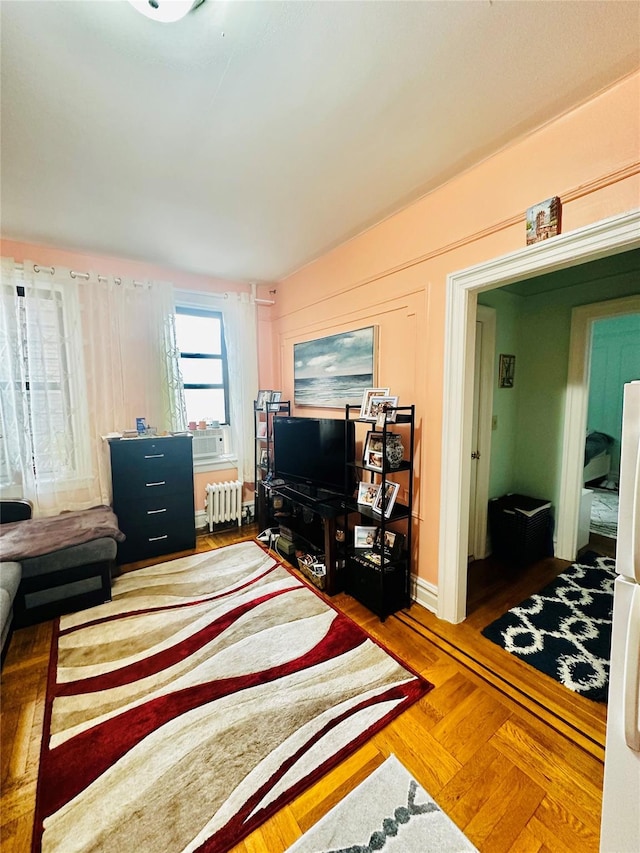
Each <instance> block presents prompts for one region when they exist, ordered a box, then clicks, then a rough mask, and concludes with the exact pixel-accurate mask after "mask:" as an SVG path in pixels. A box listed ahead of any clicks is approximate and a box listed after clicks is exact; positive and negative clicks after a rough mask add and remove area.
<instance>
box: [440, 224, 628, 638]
mask: <svg viewBox="0 0 640 853" xmlns="http://www.w3.org/2000/svg"><path fill="white" fill-rule="evenodd" d="M638 246H640V211H632V212H631V213H626V214H621V215H620V216H616V217H612V218H611V219H607V220H604V221H602V222H598V223H596V224H594V225H590V226H587V227H585V228H582V229H578V230H577V231H574V232H571V233H569V234H566V235H561V236H559V237H557V238H554V239H553V240H550V241H545V242H543V243H538V244H535V245H533V246H529V247H524V248H522V249H520V250H518V251H517V252H514V253H512V254H509V255H505V256H504V257H502V258H498V259H494V260H492V261H489V262H486V263H483V264H480V265H478V266H476V267H472V268H470V269H467V270H464V271H461V272H458V273H452V274H451V275H449V276H448V279H447V307H446V323H445V365H444V387H445V388H447V389H449V390H448V393H447V395H446V397H445V398H444V410H443V453H442V470H443V471H446V472H447V476H446V477H443V478H442V486H441V504H440V553H439V578H438V580H439V583H438V616H439V617H440V618H442V619H445V620H446V621H449V622H454V623H456V622H461V621H462V620H463V619H464V618H465V615H466V596H467V551H468V524H467V520H468V518H469V496H470V455H471V450H472V448H471V414H472V406H473V378H474V371H473V360H474V355H475V351H474V346H475V315H476V308H477V302H476V296H477V293H478V292H480V291H482V290H491V289H494V288H498V287H502V286H504V285H506V284H511V283H514V282H516V281H522V280H524V279H527V278H531V277H532V276H536V275H542V274H544V273H549V272H555V271H557V270H561V269H567V268H569V267H571V266H574V265H577V264H583V263H586V262H588V261H592V260H597V259H599V258H603V257H606V256H609V255H613V254H617V253H619V252H625V251H628V250H630V249H634V248H637V247H638ZM567 414H569V412H568V413H567ZM574 455H575V454H574ZM579 473H580V468H578V470H577V477H576V482H575V484H574V488H575V489H576V494H574V495H573V498H572V502H571V503H570V504H568V505H567V519H565V520H564V525H565V528H569V527H570V526H571V525H572V531H573V532H572V538H573V540H574V547H575V536H576V530H577V525H578V511H579V493H578V491H577V488H578V485H579V481H580V477H579ZM565 479H566V478H565ZM563 486H564V491H565V493H567V487H568V484H567V483H563ZM559 536H560V531H559V534H558V537H559ZM558 556H559V557H561V558H565V559H573V556H574V554H571V556H569V557H564V554H563V553H560V552H559V553H558Z"/></svg>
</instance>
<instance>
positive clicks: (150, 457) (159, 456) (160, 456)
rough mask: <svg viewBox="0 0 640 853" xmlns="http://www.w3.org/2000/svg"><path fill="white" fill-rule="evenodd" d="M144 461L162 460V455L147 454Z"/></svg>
mask: <svg viewBox="0 0 640 853" xmlns="http://www.w3.org/2000/svg"><path fill="white" fill-rule="evenodd" d="M144 458H145V459H164V453H149V454H148V455H146V456H145V457H144Z"/></svg>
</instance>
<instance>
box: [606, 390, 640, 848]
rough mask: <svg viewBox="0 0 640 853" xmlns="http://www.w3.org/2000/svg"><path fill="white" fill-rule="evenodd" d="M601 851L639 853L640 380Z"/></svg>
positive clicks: (626, 458) (631, 418) (628, 451)
mask: <svg viewBox="0 0 640 853" xmlns="http://www.w3.org/2000/svg"><path fill="white" fill-rule="evenodd" d="M616 572H617V573H618V576H617V578H616V581H615V587H614V589H615V592H614V597H613V632H612V642H611V671H610V677H609V700H608V709H607V741H606V749H605V761H604V792H603V798H602V825H601V832H600V851H601V853H638V851H640V381H637V382H629V383H628V384H627V385H625V386H624V408H623V419H622V456H621V459H620V509H619V514H618V541H617V546H616Z"/></svg>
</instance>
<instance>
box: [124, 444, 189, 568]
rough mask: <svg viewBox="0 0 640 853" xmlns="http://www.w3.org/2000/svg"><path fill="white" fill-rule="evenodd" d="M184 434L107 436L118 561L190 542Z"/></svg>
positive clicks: (166, 551) (141, 557)
mask: <svg viewBox="0 0 640 853" xmlns="http://www.w3.org/2000/svg"><path fill="white" fill-rule="evenodd" d="M191 442H192V438H191V436H190V435H175V436H167V437H166V438H165V437H163V438H134V439H119V440H111V441H109V447H110V450H111V480H112V484H113V511H114V512H115V514H116V515H117V517H118V525H119V527H120V529H121V530H122V532H123V533H124V534H125V535H126V537H127V538H126V540H125V541H124V542H121V543H120V544H119V545H118V562H119V563H132V562H135V561H137V560H146V559H148V558H149V557H157V556H158V555H160V554H170V553H173V552H174V551H186V550H188V549H191V548H194V547H195V542H196V531H195V516H194V505H193V455H192V448H191Z"/></svg>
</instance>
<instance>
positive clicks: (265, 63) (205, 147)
mask: <svg viewBox="0 0 640 853" xmlns="http://www.w3.org/2000/svg"><path fill="white" fill-rule="evenodd" d="M0 16H1V17H0V23H1V38H2V57H1V60H2V66H1V72H2V81H1V82H2V92H1V95H2V128H1V130H2V138H1V143H2V188H1V192H2V194H1V197H0V202H1V211H0V212H1V216H2V233H3V236H5V237H9V238H13V239H18V240H27V241H32V242H37V243H44V244H49V245H55V246H59V247H65V248H71V249H77V250H82V251H86V252H91V253H96V254H109V255H116V256H119V257H126V258H132V259H138V260H145V261H151V262H154V263H158V264H163V265H167V266H171V267H177V268H180V269H185V270H189V271H193V272H202V273H207V274H210V275H214V276H220V277H222V278H228V279H234V280H241V281H273V280H276V279H278V278H281V277H283V276H285V275H286V274H288V273H290V272H292V271H294V270H295V269H297V268H299V267H300V266H302V265H304V264H306V263H308V262H309V261H311V260H312V259H313V258H315V257H318V256H319V255H321V254H322V253H324V252H325V251H327V250H328V249H330V248H332V247H334V246H336V245H338V244H340V243H341V242H343V241H344V240H346V239H348V238H349V237H351V236H353V235H355V234H357V233H359V232H360V231H362V230H363V229H365V228H367V227H368V226H370V225H372V224H373V223H375V222H378V221H380V220H381V219H382V218H384V217H385V216H387V215H388V214H390V213H392V212H393V211H395V210H398V209H399V208H401V207H403V206H404V205H406V204H407V203H408V202H409V201H412V200H414V199H416V198H418V197H419V196H421V195H423V194H424V193H425V192H428V191H429V190H430V189H433V188H434V187H436V186H438V185H439V184H441V183H442V182H444V181H446V180H447V179H448V178H450V177H451V176H452V175H454V174H456V173H457V172H459V171H460V170H462V169H465V168H468V167H469V166H471V165H473V164H474V163H476V162H478V161H479V160H481V159H483V158H485V157H487V156H488V155H490V154H491V153H493V152H495V151H496V150H498V149H500V148H501V147H503V146H504V145H505V144H507V143H508V142H509V141H510V140H513V139H515V138H517V137H520V136H522V135H523V134H525V133H527V132H528V131H530V130H532V129H533V128H536V127H539V126H540V125H542V124H543V123H545V122H546V121H548V120H549V119H551V118H553V117H554V116H557V115H559V114H561V113H563V112H564V111H566V110H567V109H569V108H571V107H572V106H574V105H575V104H577V103H580V102H581V101H583V100H585V99H587V98H588V97H589V96H590V95H592V94H593V93H594V92H598V91H600V90H601V89H603V88H606V87H607V86H609V85H610V84H612V83H613V82H614V81H616V80H618V79H620V78H621V77H623V76H624V75H626V74H628V73H629V72H631V71H632V70H634V69H636V68H638V66H639V64H640V5H639V3H638V2H637V1H636V0H634V2H626V1H625V2H618V0H603V2H600V0H591V2H576V1H575V0H569V2H564V0H557V2H556V1H555V0H531V1H530V2H511V1H510V0H487V2H485V0H458V2H455V1H454V0H446V2H440V0H423V2H405V0H395V2H394V0H390V2H373V0H371V1H370V2H358V1H356V2H332V0H321V1H320V2H314V1H313V0H311V2H238V0H233V2H225V0H205V3H204V5H202V6H200V7H199V8H198V9H196V10H195V11H193V12H192V13H190V14H189V15H188V16H187V17H186V18H184V19H183V20H182V21H180V22H178V23H175V24H162V23H158V22H156V21H151V20H149V19H147V18H144V17H143V16H142V15H140V14H139V13H138V12H136V11H135V9H134V8H133V7H132V6H130V4H129V3H127V2H125V0H70V2H69V0H64V2H63V0H48V2H47V0H45V2H30V0H26V2H25V1H24V0H2V2H1V3H0ZM630 120H637V117H630ZM585 144H588V143H587V141H585Z"/></svg>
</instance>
